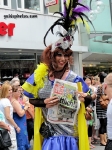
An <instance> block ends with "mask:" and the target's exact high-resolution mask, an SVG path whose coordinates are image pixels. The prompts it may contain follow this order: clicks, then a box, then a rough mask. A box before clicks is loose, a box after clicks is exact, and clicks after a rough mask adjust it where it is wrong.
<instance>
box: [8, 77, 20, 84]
mask: <svg viewBox="0 0 112 150" xmlns="http://www.w3.org/2000/svg"><path fill="white" fill-rule="evenodd" d="M16 81H18V82H20V80H19V78H18V77H14V78H13V79H12V80H11V81H10V84H11V86H12V85H14V83H15V82H16Z"/></svg>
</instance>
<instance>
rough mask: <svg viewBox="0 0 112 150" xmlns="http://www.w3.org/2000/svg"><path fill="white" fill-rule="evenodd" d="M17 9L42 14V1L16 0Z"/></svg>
mask: <svg viewBox="0 0 112 150" xmlns="http://www.w3.org/2000/svg"><path fill="white" fill-rule="evenodd" d="M17 7H18V9H24V10H26V11H36V12H43V0H17Z"/></svg>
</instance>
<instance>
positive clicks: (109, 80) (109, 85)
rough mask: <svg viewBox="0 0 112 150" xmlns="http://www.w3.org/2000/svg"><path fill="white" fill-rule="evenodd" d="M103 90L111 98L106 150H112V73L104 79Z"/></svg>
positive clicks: (108, 109)
mask: <svg viewBox="0 0 112 150" xmlns="http://www.w3.org/2000/svg"><path fill="white" fill-rule="evenodd" d="M103 89H104V92H105V94H107V95H108V97H109V104H108V107H107V134H108V141H107V144H106V147H105V150H112V73H109V74H108V75H107V77H106V78H105V79H104V84H103Z"/></svg>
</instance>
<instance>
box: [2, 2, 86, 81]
mask: <svg viewBox="0 0 112 150" xmlns="http://www.w3.org/2000/svg"><path fill="white" fill-rule="evenodd" d="M57 2H58V3H57V5H53V6H50V7H46V1H44V0H1V1H0V79H1V81H4V80H10V79H11V78H12V77H14V76H17V75H19V77H20V78H21V80H22V82H24V81H25V79H26V78H27V77H28V76H29V75H30V74H31V73H32V72H33V70H34V69H35V67H36V64H38V63H39V62H40V55H41V53H42V51H43V50H44V49H45V45H44V44H43V37H44V35H45V33H46V31H47V30H48V29H49V27H50V26H51V25H52V24H53V22H54V21H56V20H57V18H58V16H53V12H55V11H62V10H63V9H62V1H61V0H58V1H57ZM54 33H56V28H55V29H54ZM80 36H81V34H80V32H76V33H75V35H74V39H75V40H74V44H73V46H72V50H73V51H74V54H73V55H74V65H73V70H74V71H75V72H76V73H78V74H80V75H82V55H81V53H82V52H88V47H87V46H86V45H83V46H81V37H80ZM57 38H58V37H57V36H55V34H54V36H53V35H52V34H49V36H48V38H47V41H46V43H47V45H50V44H52V43H53V42H54V41H55V40H57Z"/></svg>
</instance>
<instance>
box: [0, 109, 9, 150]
mask: <svg viewBox="0 0 112 150" xmlns="http://www.w3.org/2000/svg"><path fill="white" fill-rule="evenodd" d="M2 129H6V130H8V131H10V127H9V125H8V124H6V123H5V116H4V114H3V113H2V112H1V110H0V130H2ZM0 150H9V149H8V147H7V148H0Z"/></svg>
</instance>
